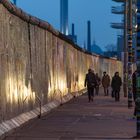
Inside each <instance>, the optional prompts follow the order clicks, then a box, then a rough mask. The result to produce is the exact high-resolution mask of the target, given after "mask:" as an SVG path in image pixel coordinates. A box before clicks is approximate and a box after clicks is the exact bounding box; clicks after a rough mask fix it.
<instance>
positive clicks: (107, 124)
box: [5, 94, 136, 140]
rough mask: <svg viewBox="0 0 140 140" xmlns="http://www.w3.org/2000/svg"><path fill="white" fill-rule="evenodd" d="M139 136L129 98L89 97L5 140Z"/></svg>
mask: <svg viewBox="0 0 140 140" xmlns="http://www.w3.org/2000/svg"><path fill="white" fill-rule="evenodd" d="M135 135H136V120H135V119H133V108H132V109H128V108H127V98H123V96H122V97H121V101H120V102H115V101H114V99H112V98H111V97H110V96H108V97H105V96H103V95H100V96H96V97H95V98H94V101H93V102H90V103H89V102H88V100H87V95H86V94H85V95H83V96H80V97H78V98H75V99H72V100H71V101H70V102H68V103H66V104H64V105H63V106H60V107H58V108H56V109H54V110H53V111H51V112H50V113H49V114H48V115H46V116H44V117H42V118H41V119H36V120H35V121H33V122H32V123H29V124H28V125H26V126H24V127H22V128H21V129H20V130H18V131H16V132H15V133H13V134H12V135H10V136H7V137H6V138H5V140H129V139H131V138H132V137H133V136H135Z"/></svg>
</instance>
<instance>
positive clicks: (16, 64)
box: [0, 0, 122, 122]
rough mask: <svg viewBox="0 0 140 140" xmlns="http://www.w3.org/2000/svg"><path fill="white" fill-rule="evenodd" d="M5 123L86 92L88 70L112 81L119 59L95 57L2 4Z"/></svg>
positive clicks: (0, 110)
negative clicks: (22, 114) (109, 76)
mask: <svg viewBox="0 0 140 140" xmlns="http://www.w3.org/2000/svg"><path fill="white" fill-rule="evenodd" d="M0 2H1V3H0V121H1V122H3V121H5V120H8V119H11V118H13V117H15V116H17V115H19V114H21V113H23V112H27V111H30V110H32V109H34V108H36V107H38V103H37V98H40V99H41V101H42V105H44V104H47V103H48V102H50V101H52V100H54V99H58V100H60V99H61V98H62V97H63V96H64V95H66V94H68V93H70V92H73V94H74V93H75V92H77V91H78V90H82V89H84V79H85V74H86V72H87V70H88V68H89V67H91V68H93V69H94V70H95V72H98V73H99V74H100V75H101V73H102V72H103V71H107V72H108V73H109V74H110V75H111V76H112V75H113V74H114V72H115V71H120V72H121V68H122V64H121V62H119V61H117V60H115V59H109V58H104V57H100V56H97V55H91V54H90V53H88V52H84V51H83V50H82V49H80V48H79V47H78V46H76V45H75V44H73V42H71V41H70V40H68V39H67V38H66V37H65V36H64V35H62V34H61V33H59V32H58V31H56V30H55V29H53V27H52V26H51V25H50V24H49V23H47V22H44V21H42V20H39V19H37V18H35V17H32V16H30V15H28V14H26V13H24V12H23V11H22V10H21V9H17V8H16V7H15V6H14V5H12V4H11V3H9V2H8V0H1V1H0Z"/></svg>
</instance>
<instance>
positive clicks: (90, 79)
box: [85, 69, 96, 102]
mask: <svg viewBox="0 0 140 140" xmlns="http://www.w3.org/2000/svg"><path fill="white" fill-rule="evenodd" d="M85 87H87V91H88V99H89V102H90V101H93V97H94V88H95V87H96V77H95V74H94V72H93V71H92V70H91V69H89V70H88V73H87V74H86V78H85Z"/></svg>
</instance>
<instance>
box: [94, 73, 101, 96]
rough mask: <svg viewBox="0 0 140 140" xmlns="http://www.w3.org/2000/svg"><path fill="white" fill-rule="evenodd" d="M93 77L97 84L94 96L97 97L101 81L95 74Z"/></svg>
mask: <svg viewBox="0 0 140 140" xmlns="http://www.w3.org/2000/svg"><path fill="white" fill-rule="evenodd" d="M95 76H96V82H97V84H96V87H95V92H96V95H97V96H98V95H99V86H100V84H101V79H100V77H99V76H98V73H96V75H95Z"/></svg>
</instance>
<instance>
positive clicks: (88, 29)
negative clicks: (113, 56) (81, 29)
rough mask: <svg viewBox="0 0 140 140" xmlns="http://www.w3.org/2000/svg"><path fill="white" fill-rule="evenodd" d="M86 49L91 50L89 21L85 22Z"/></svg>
mask: <svg viewBox="0 0 140 140" xmlns="http://www.w3.org/2000/svg"><path fill="white" fill-rule="evenodd" d="M87 49H88V51H89V52H91V23H90V21H88V22H87Z"/></svg>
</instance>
